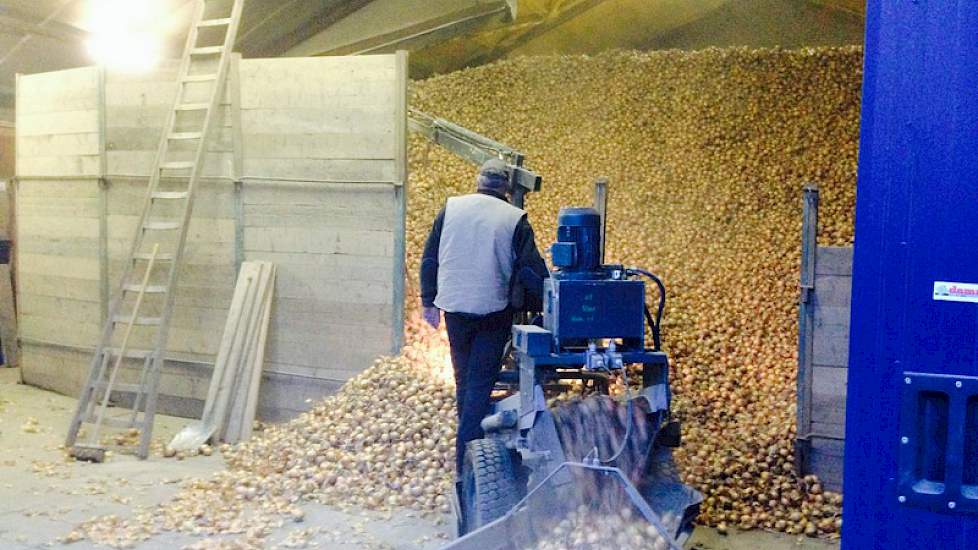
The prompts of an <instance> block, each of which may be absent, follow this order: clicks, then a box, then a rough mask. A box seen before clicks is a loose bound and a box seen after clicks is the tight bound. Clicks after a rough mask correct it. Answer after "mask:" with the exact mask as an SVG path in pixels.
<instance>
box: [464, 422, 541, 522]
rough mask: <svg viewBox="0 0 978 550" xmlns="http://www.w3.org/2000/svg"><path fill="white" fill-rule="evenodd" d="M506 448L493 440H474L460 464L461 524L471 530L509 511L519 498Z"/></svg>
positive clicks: (519, 488)
mask: <svg viewBox="0 0 978 550" xmlns="http://www.w3.org/2000/svg"><path fill="white" fill-rule="evenodd" d="M524 492H525V487H524V486H523V484H521V483H520V482H519V479H518V477H517V472H516V467H515V465H514V464H513V459H512V456H511V453H510V450H509V449H507V448H506V446H505V445H503V443H502V442H501V441H499V440H496V439H476V440H475V441H470V442H469V443H468V445H466V449H465V461H464V463H463V465H462V495H461V496H462V499H461V508H462V518H463V521H462V522H460V523H461V527H462V528H463V530H464V532H465V533H471V532H472V531H475V530H476V529H478V528H480V527H482V526H483V525H486V524H489V523H491V522H493V521H495V520H497V519H499V518H501V517H503V516H504V515H505V514H506V513H507V512H509V511H510V510H511V509H512V508H513V506H515V505H516V503H517V502H519V501H520V499H521V498H523V496H524V495H523V493H524Z"/></svg>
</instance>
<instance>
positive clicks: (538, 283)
mask: <svg viewBox="0 0 978 550" xmlns="http://www.w3.org/2000/svg"><path fill="white" fill-rule="evenodd" d="M513 252H514V253H515V256H516V260H515V261H514V262H513V274H514V275H515V284H516V285H517V286H521V287H522V288H523V289H524V290H525V291H526V295H525V299H526V303H525V304H524V309H525V310H527V311H541V310H542V309H543V280H544V279H546V278H547V277H549V276H550V272H549V271H548V270H547V263H546V262H545V261H544V260H543V258H542V257H541V256H540V251H539V250H537V243H536V238H535V237H534V235H533V227H531V226H530V222H529V220H527V219H526V216H523V219H521V220H520V223H519V224H517V226H516V231H515V232H514V233H513Z"/></svg>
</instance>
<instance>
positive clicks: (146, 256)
mask: <svg viewBox="0 0 978 550" xmlns="http://www.w3.org/2000/svg"><path fill="white" fill-rule="evenodd" d="M151 258H153V255H152V254H150V253H149V252H137V253H135V254H133V255H132V259H133V260H146V261H149V260H150V259H151ZM156 261H157V262H170V261H173V254H157V255H156Z"/></svg>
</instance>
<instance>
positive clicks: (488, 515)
mask: <svg viewBox="0 0 978 550" xmlns="http://www.w3.org/2000/svg"><path fill="white" fill-rule="evenodd" d="M601 227H602V219H601V215H600V214H599V213H598V211H597V210H595V209H593V208H564V209H562V210H561V211H560V214H559V216H558V230H557V242H556V243H554V244H553V247H552V249H551V251H552V256H553V263H554V266H555V267H556V268H557V270H556V271H554V272H553V273H551V277H550V278H549V279H548V280H547V281H546V283H545V297H544V311H543V319H542V323H541V324H542V326H540V325H538V324H525V325H515V326H514V327H513V355H514V359H515V368H514V369H512V370H509V371H504V372H503V375H502V376H501V384H502V385H501V386H500V387H497V389H500V390H504V391H507V392H508V393H510V395H509V396H508V397H505V398H504V399H502V400H500V401H498V402H497V403H495V405H494V407H493V411H492V414H490V415H489V416H487V417H486V418H485V419H484V420H483V421H482V428H483V430H484V431H485V433H486V437H485V439H480V440H476V441H473V442H470V443H469V445H468V447H467V451H466V458H465V466H464V467H463V471H462V476H461V480H460V481H459V486H458V487H457V493H458V502H457V503H456V504H457V510H456V513H457V514H458V517H459V520H460V521H459V531H460V533H468V534H467V535H466V536H465V537H463V538H461V539H459V540H458V541H457V542H456V543H454V544H453V545H451V546H450V547H449V548H452V549H466V550H467V549H476V548H478V549H484V548H523V547H528V546H533V544H531V543H530V542H527V540H529V539H522V538H520V537H515V538H514V535H513V534H512V532H513V531H514V530H515V531H517V532H519V533H520V534H521V536H525V535H527V534H529V533H543V532H545V531H546V530H545V528H543V527H542V525H544V524H546V523H547V522H548V521H552V520H553V519H554V518H556V519H558V520H559V519H560V518H562V517H565V514H566V513H567V511H568V510H575V509H577V506H578V504H581V503H587V502H588V501H587V498H583V497H582V495H581V492H580V490H581V488H580V487H579V486H578V485H579V484H575V483H573V481H574V480H580V479H581V476H582V475H585V476H586V475H588V474H586V473H582V472H581V470H586V471H587V472H590V474H591V475H597V476H598V477H600V478H602V479H605V480H612V479H615V480H619V481H616V482H615V483H618V482H620V483H621V486H620V488H619V489H620V491H619V489H616V491H619V492H620V494H621V495H622V498H623V499H624V500H625V501H627V502H630V503H631V504H630V505H631V506H634V507H635V510H636V514H640V515H642V516H644V517H645V518H646V519H647V520H648V521H649V522H650V523H652V524H653V525H655V527H656V528H657V530H658V532H659V533H660V534H661V535H662V536H663V538H664V539H663V540H664V541H667V545H668V547H669V548H672V549H675V550H679V548H680V547H681V544H682V542H683V541H684V540H685V539H686V538H687V537H688V536H689V534H690V532H691V531H692V521H693V519H694V518H695V516H696V514H697V512H698V510H699V503H700V502H701V501H702V495H700V494H699V493H698V492H696V491H695V490H693V489H692V488H690V487H688V486H686V485H684V484H682V483H681V482H680V480H679V478H678V475H677V474H676V473H675V468H674V467H673V465H672V455H671V448H672V447H676V446H678V445H679V439H680V438H679V424H678V422H675V421H673V420H672V419H671V418H670V415H669V412H670V391H669V362H668V358H667V356H666V354H665V353H663V352H662V351H661V350H660V336H659V322H660V321H661V318H662V312H663V308H664V304H665V287H664V286H663V284H662V282H661V281H660V280H659V279H658V277H656V276H655V275H653V274H652V273H649V272H647V271H644V270H641V269H634V268H625V267H623V266H621V265H604V264H603V263H602V248H603V245H602V234H601ZM636 277H645V278H647V279H649V280H650V281H652V282H653V283H654V284H655V285H656V288H657V290H658V295H659V301H658V307H657V308H656V309H655V313H654V314H653V312H652V311H651V310H650V309H649V308H647V307H646V304H645V282H644V281H642V280H640V279H636ZM646 323H648V328H649V330H650V332H651V334H652V337H653V346H652V347H651V348H647V347H646V342H645V331H646V326H647V325H646ZM627 365H635V366H636V367H635V368H640V369H641V378H642V389H641V390H640V391H637V392H635V393H636V394H637V395H632V396H631V399H630V400H629V403H628V405H627V411H628V413H627V416H628V418H629V419H630V420H629V421H628V422H629V424H628V426H629V427H627V428H626V429H625V430H624V433H623V434H622V433H615V434H611V433H607V434H605V433H601V434H597V435H595V436H594V437H595V438H596V439H598V440H599V442H598V444H596V445H595V446H594V450H593V452H592V453H588V456H587V457H585V456H576V457H575V456H573V455H572V454H571V453H569V452H567V450H566V449H565V448H564V447H563V444H564V443H566V442H565V441H562V439H561V437H562V434H563V432H559V431H558V423H557V421H556V420H555V413H554V412H552V411H551V410H550V409H549V408H548V407H547V402H546V398H545V394H544V388H545V387H554V386H557V387H559V384H558V383H559V382H560V381H562V380H569V379H575V380H583V381H585V382H587V383H593V384H594V386H593V387H594V388H598V391H599V393H600V392H601V391H603V392H604V393H607V389H608V375H609V374H611V373H612V372H616V371H619V372H620V371H621V370H622V369H624V368H625V367H626V366H627ZM639 366H640V367H639ZM602 380H603V384H602V383H601V381H602ZM636 400H642V401H644V403H642V404H641V405H634V403H635V401H636ZM605 403H606V402H605ZM585 406H590V405H589V404H588V405H585ZM633 407H640V408H639V409H634V408H633ZM591 409H592V410H593V409H595V407H591ZM636 410H638V411H641V412H640V413H638V414H639V416H638V418H640V420H638V421H636V420H634V418H636V416H633V414H635V411H636ZM611 414H616V413H611ZM638 422H641V426H639V425H638ZM589 431H591V432H593V430H589ZM639 432H641V433H643V434H645V435H644V436H642V437H647V438H648V439H647V440H645V439H643V440H642V441H641V442H639V441H638V440H637V439H631V438H632V437H635V436H636V435H637V434H638V433H639ZM599 447H601V448H604V449H615V448H617V449H618V451H617V452H614V451H613V450H612V451H611V452H610V453H609V452H607V451H605V452H604V454H605V455H607V456H604V455H603V454H602V452H599V450H598V448H599ZM626 447H627V448H628V449H631V451H630V452H633V453H634V454H633V456H635V455H637V456H640V457H641V460H642V461H647V462H648V466H647V467H646V468H647V469H645V471H644V474H643V477H642V479H632V480H631V482H629V481H628V480H627V479H626V478H625V476H624V475H623V474H622V471H621V470H618V469H616V466H618V457H619V456H621V455H622V451H623V450H625V449H626ZM578 450H580V449H578ZM582 455H583V453H582ZM484 465H489V467H486V468H484V467H483V466H484ZM574 471H576V472H577V473H572V472H574ZM608 474H612V475H611V477H608ZM632 483H635V485H634V486H633V485H632ZM531 502H532V503H535V504H534V505H533V506H531V505H530V504H528V503H531ZM624 505H629V504H624ZM615 513H617V511H616V512H615ZM504 533H505V536H504ZM517 540H522V541H523V543H525V545H524V546H520V544H517V543H516V542H513V541H517ZM521 544H522V543H521Z"/></svg>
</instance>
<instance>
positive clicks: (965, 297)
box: [934, 281, 978, 303]
mask: <svg viewBox="0 0 978 550" xmlns="http://www.w3.org/2000/svg"><path fill="white" fill-rule="evenodd" d="M934 299H935V300H944V301H947V302H975V303H978V284H974V283H952V282H948V281H934Z"/></svg>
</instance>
